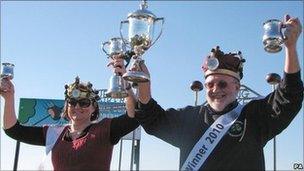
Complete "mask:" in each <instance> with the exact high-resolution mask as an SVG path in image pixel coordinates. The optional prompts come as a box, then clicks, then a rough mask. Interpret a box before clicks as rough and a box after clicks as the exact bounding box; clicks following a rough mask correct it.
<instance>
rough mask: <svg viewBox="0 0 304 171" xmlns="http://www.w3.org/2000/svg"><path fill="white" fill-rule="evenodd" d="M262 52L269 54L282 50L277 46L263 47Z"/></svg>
mask: <svg viewBox="0 0 304 171" xmlns="http://www.w3.org/2000/svg"><path fill="white" fill-rule="evenodd" d="M264 50H265V51H266V52H269V53H277V52H280V51H281V50H282V47H281V46H277V45H267V46H265V47H264Z"/></svg>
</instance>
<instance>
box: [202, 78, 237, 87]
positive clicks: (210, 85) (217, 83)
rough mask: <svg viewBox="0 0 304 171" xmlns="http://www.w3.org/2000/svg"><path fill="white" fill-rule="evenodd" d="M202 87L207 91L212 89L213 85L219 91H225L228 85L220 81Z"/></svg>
mask: <svg viewBox="0 0 304 171" xmlns="http://www.w3.org/2000/svg"><path fill="white" fill-rule="evenodd" d="M232 83H236V81H233V82H232ZM204 85H205V87H206V88H207V89H213V88H214V87H215V85H217V87H219V88H220V89H225V88H226V87H227V86H228V83H227V82H226V81H224V80H220V81H218V82H207V83H205V84H204Z"/></svg>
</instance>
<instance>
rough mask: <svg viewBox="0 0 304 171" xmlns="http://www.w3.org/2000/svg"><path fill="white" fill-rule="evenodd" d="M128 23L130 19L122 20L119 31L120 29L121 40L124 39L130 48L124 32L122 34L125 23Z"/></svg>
mask: <svg viewBox="0 0 304 171" xmlns="http://www.w3.org/2000/svg"><path fill="white" fill-rule="evenodd" d="M126 23H128V24H129V21H128V20H125V21H121V22H120V28H119V31H120V37H121V40H122V41H123V43H124V44H125V45H126V46H127V47H128V48H130V45H129V43H128V41H127V40H126V39H125V38H124V37H123V34H122V28H123V25H124V24H126Z"/></svg>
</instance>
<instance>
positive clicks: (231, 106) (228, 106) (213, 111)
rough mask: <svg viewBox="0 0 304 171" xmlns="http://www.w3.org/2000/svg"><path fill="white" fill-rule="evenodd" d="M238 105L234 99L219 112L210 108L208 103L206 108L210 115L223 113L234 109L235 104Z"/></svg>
mask: <svg viewBox="0 0 304 171" xmlns="http://www.w3.org/2000/svg"><path fill="white" fill-rule="evenodd" d="M237 105H238V102H237V100H235V101H234V102H232V103H230V104H228V105H227V106H226V107H225V108H224V110H223V111H220V112H216V111H215V110H213V109H212V107H211V106H210V105H209V104H208V105H207V110H208V111H209V112H208V113H209V114H211V115H223V114H225V113H227V112H229V111H231V110H232V109H234V108H235V107H236V106H237Z"/></svg>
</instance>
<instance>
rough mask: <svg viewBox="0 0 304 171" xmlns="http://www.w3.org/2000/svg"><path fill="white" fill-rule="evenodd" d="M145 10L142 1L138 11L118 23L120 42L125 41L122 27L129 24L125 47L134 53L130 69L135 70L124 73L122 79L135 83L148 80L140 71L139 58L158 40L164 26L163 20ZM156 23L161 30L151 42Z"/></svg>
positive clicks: (144, 4)
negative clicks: (158, 23) (159, 23)
mask: <svg viewBox="0 0 304 171" xmlns="http://www.w3.org/2000/svg"><path fill="white" fill-rule="evenodd" d="M147 8H148V5H147V2H146V1H145V0H143V1H142V2H141V4H140V9H139V10H136V11H135V12H132V13H130V14H128V17H127V19H128V20H126V21H121V23H120V35H121V38H122V40H125V39H124V36H123V34H122V28H123V25H124V24H129V27H128V39H127V40H128V42H125V43H126V44H127V46H128V45H129V46H130V48H131V51H132V52H134V53H135V55H133V56H132V58H133V59H134V61H133V63H132V66H133V67H132V68H135V70H132V71H128V72H127V73H125V74H124V75H123V78H124V79H125V80H128V81H131V82H135V83H139V82H147V81H149V80H150V77H149V76H148V75H147V74H145V73H144V72H143V71H141V68H140V63H141V62H142V61H143V60H142V59H141V57H142V55H143V54H144V53H145V51H147V50H148V49H149V48H150V47H151V46H152V45H153V44H154V43H155V42H156V41H157V40H158V39H159V37H160V36H161V34H162V30H163V29H162V28H163V24H164V18H157V17H156V16H155V15H154V14H153V13H152V12H150V11H148V10H147ZM158 21H161V30H160V33H159V35H158V36H157V37H156V39H155V40H153V32H154V25H155V23H156V22H158Z"/></svg>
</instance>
